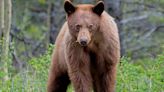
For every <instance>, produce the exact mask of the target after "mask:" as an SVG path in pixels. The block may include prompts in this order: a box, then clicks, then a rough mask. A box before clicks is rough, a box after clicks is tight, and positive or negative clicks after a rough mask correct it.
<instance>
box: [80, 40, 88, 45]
mask: <svg viewBox="0 0 164 92" xmlns="http://www.w3.org/2000/svg"><path fill="white" fill-rule="evenodd" d="M80 44H81V45H82V46H87V39H86V38H85V39H84V38H83V39H81V40H80Z"/></svg>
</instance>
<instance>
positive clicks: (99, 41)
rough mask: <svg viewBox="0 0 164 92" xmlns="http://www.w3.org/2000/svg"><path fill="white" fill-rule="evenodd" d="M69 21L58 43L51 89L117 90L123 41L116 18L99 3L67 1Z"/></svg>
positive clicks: (59, 91)
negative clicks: (117, 74) (70, 86)
mask: <svg viewBox="0 0 164 92" xmlns="http://www.w3.org/2000/svg"><path fill="white" fill-rule="evenodd" d="M64 9H65V11H66V13H67V21H66V22H65V23H64V25H63V27H62V29H61V31H60V33H59V35H58V37H57V39H56V43H55V50H54V53H53V56H52V57H53V59H52V63H51V69H50V72H49V79H48V87H47V90H48V92H66V90H67V86H68V85H69V84H70V82H71V83H72V85H73V88H74V90H75V92H92V91H94V92H114V90H115V82H116V65H117V63H118V62H119V58H120V43H119V36H118V30H117V26H116V23H115V22H114V19H113V18H112V17H111V16H110V15H109V14H107V13H106V12H105V11H104V3H103V1H99V2H98V3H97V4H96V5H91V4H79V5H76V6H74V5H73V4H72V2H71V1H69V0H65V3H64Z"/></svg>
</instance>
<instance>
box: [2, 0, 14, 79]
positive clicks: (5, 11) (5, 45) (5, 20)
mask: <svg viewBox="0 0 164 92" xmlns="http://www.w3.org/2000/svg"><path fill="white" fill-rule="evenodd" d="M0 4H1V5H0V9H1V10H0V17H1V18H0V32H1V33H2V34H1V41H2V46H1V57H0V63H1V67H0V70H2V72H4V76H3V79H4V81H5V80H8V79H9V77H8V62H9V37H10V35H9V33H10V28H11V13H12V12H11V11H12V3H11V0H0Z"/></svg>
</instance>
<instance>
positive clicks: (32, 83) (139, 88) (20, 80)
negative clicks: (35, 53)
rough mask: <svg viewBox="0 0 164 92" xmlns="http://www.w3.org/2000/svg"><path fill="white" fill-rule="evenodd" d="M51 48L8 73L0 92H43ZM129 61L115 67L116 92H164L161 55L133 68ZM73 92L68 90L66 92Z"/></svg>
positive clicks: (1, 82)
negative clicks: (116, 70) (26, 65)
mask: <svg viewBox="0 0 164 92" xmlns="http://www.w3.org/2000/svg"><path fill="white" fill-rule="evenodd" d="M52 48H53V46H51V48H50V49H49V50H48V52H47V54H45V55H43V56H40V57H39V58H33V59H32V60H30V61H29V63H28V67H27V68H26V69H23V70H21V71H20V72H19V73H12V72H10V75H11V76H10V80H8V81H6V82H3V81H0V92H46V81H47V75H48V69H49V65H50V59H51V53H52ZM130 61H131V60H130V59H129V58H126V57H123V58H122V59H121V62H120V64H119V65H118V72H117V85H116V92H164V54H162V55H159V56H158V57H157V58H156V59H144V60H140V61H138V62H137V63H135V64H134V63H129V62H130ZM72 89H73V88H72V87H71V86H70V87H69V88H68V92H72Z"/></svg>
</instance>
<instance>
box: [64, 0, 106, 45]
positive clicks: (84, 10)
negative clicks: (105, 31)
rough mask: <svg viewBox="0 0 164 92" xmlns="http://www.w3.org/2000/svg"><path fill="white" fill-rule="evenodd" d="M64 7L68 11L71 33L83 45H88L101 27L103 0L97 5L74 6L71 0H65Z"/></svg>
mask: <svg viewBox="0 0 164 92" xmlns="http://www.w3.org/2000/svg"><path fill="white" fill-rule="evenodd" d="M64 9H65V11H66V13H67V22H68V27H69V32H70V34H71V35H72V36H73V37H74V38H75V39H76V40H77V42H78V43H79V44H80V45H81V46H87V45H88V44H89V43H90V42H91V40H92V39H93V37H94V36H93V35H94V34H95V33H96V32H97V31H98V30H99V28H100V19H101V14H102V13H103V11H104V3H103V1H99V2H98V3H97V4H96V5H91V4H79V5H76V6H74V5H73V4H72V2H71V1H70V0H65V3H64Z"/></svg>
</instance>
